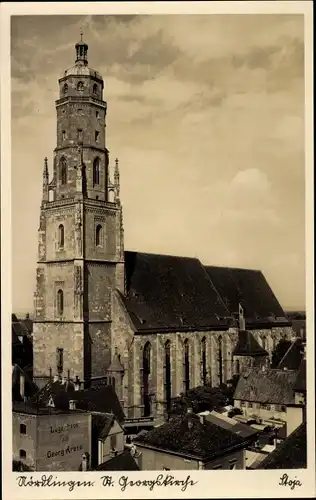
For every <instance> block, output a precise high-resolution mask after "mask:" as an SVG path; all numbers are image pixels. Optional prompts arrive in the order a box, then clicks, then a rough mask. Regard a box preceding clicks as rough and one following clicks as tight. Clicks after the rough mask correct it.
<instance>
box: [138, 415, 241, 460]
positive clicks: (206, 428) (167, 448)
mask: <svg viewBox="0 0 316 500" xmlns="http://www.w3.org/2000/svg"><path fill="white" fill-rule="evenodd" d="M247 442H248V441H247V440H245V438H242V437H241V436H238V435H237V434H236V433H235V432H232V431H230V430H227V429H224V428H223V427H221V426H220V425H216V424H214V423H213V422H209V421H207V420H206V419H204V422H201V420H200V417H199V416H198V415H195V414H193V413H187V414H186V415H184V416H177V417H174V418H172V419H171V420H170V421H169V422H166V423H165V424H163V425H161V426H159V427H156V428H154V429H152V430H151V431H148V432H147V433H143V434H142V435H141V434H139V435H137V436H136V438H135V440H134V443H135V445H136V446H144V447H149V448H154V449H157V450H158V451H162V452H167V453H168V452H169V453H172V454H176V455H181V456H184V457H188V458H191V459H192V458H193V459H196V460H201V461H204V462H206V461H210V460H212V459H213V458H215V457H217V456H221V455H222V454H223V453H226V452H227V451H228V450H230V449H242V448H243V447H245V446H246V443H247Z"/></svg>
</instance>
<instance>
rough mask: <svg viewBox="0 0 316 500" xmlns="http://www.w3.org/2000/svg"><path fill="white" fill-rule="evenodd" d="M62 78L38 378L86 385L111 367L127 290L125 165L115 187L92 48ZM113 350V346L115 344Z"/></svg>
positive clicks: (39, 286)
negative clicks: (117, 299)
mask: <svg viewBox="0 0 316 500" xmlns="http://www.w3.org/2000/svg"><path fill="white" fill-rule="evenodd" d="M75 53H76V59H75V64H74V66H73V67H71V68H70V69H68V70H66V71H65V72H64V74H63V75H62V77H61V78H60V79H59V99H58V100H57V101H56V112H57V144H56V148H55V150H54V160H53V178H52V180H51V182H49V173H48V160H47V158H45V160H44V170H43V195H42V204H41V210H40V226H39V233H38V234H39V245H38V263H37V276H36V292H35V300H34V302H35V321H34V335H33V345H34V379H35V381H36V382H37V384H38V385H39V386H43V385H44V384H45V383H46V382H47V380H48V378H49V376H50V375H52V376H55V375H58V376H59V377H69V378H71V379H75V378H76V377H78V378H79V379H80V380H81V381H82V382H84V383H85V385H89V384H90V383H91V382H92V381H93V379H97V380H100V379H102V378H103V377H105V376H106V370H107V368H108V366H109V365H110V363H111V360H112V357H113V352H111V349H112V346H111V322H112V306H111V297H112V291H113V290H114V289H118V290H120V291H121V292H122V293H124V244H123V224H122V207H121V203H120V198H119V171H118V168H119V167H118V161H117V160H116V161H115V170H114V176H113V182H112V181H111V179H110V176H109V152H108V150H107V147H106V134H105V131H106V112H107V104H106V102H105V100H104V97H103V92H104V82H103V78H102V76H101V75H100V74H99V73H98V72H97V71H94V70H92V69H90V68H89V67H88V59H87V56H88V45H87V44H86V43H85V42H84V41H83V40H82V37H81V40H80V41H79V42H78V43H77V44H76V46H75ZM113 349H114V347H113Z"/></svg>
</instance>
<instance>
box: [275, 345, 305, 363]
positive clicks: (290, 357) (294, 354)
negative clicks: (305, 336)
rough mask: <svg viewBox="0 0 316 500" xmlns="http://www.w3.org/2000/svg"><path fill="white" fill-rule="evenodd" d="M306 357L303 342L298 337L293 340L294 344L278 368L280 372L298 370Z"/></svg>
mask: <svg viewBox="0 0 316 500" xmlns="http://www.w3.org/2000/svg"><path fill="white" fill-rule="evenodd" d="M303 357H304V345H303V340H302V339H301V338H300V337H298V338H296V339H295V340H293V342H292V344H291V345H290V347H289V348H288V350H287V351H286V353H285V354H284V356H283V358H282V359H281V361H280V363H279V364H278V366H277V368H279V369H280V370H284V369H287V370H298V369H299V367H300V364H301V361H302V359H303Z"/></svg>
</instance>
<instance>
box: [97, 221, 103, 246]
mask: <svg viewBox="0 0 316 500" xmlns="http://www.w3.org/2000/svg"><path fill="white" fill-rule="evenodd" d="M102 232H103V231H102V226H101V225H100V224H98V225H97V227H96V230H95V244H96V246H97V247H101V246H102V239H103V237H102Z"/></svg>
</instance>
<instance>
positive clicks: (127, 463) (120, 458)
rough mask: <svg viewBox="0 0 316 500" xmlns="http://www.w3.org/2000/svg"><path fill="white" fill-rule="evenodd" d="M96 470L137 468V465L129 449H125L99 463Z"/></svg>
mask: <svg viewBox="0 0 316 500" xmlns="http://www.w3.org/2000/svg"><path fill="white" fill-rule="evenodd" d="M96 470H139V467H138V465H137V463H136V462H135V460H134V458H133V457H132V455H131V454H130V452H129V450H125V451H123V453H120V454H119V455H116V457H113V458H111V459H110V460H108V461H107V462H104V463H103V464H100V465H99V466H98V467H97V469H96Z"/></svg>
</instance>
